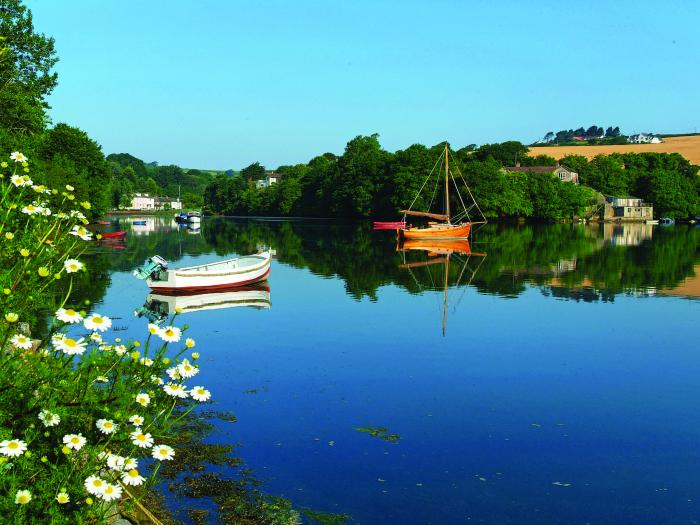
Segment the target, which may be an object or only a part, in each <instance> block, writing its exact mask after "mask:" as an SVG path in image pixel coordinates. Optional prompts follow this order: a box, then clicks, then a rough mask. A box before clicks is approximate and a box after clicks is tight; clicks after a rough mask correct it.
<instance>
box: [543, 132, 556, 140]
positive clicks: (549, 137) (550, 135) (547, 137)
mask: <svg viewBox="0 0 700 525" xmlns="http://www.w3.org/2000/svg"><path fill="white" fill-rule="evenodd" d="M543 140H544V141H545V142H552V141H553V140H554V132H553V131H548V132H547V133H546V134H545V136H544V139H543Z"/></svg>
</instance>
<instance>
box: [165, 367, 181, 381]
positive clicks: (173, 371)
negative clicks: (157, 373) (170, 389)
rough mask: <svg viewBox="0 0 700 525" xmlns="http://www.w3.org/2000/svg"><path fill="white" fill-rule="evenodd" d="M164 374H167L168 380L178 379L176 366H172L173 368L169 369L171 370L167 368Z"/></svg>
mask: <svg viewBox="0 0 700 525" xmlns="http://www.w3.org/2000/svg"><path fill="white" fill-rule="evenodd" d="M165 373H166V374H168V376H169V377H170V379H172V380H173V381H177V380H178V379H180V372H179V371H178V369H177V365H176V366H173V367H171V368H168V369H167V370H166V371H165Z"/></svg>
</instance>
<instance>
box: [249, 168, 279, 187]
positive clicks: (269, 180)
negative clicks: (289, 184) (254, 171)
mask: <svg viewBox="0 0 700 525" xmlns="http://www.w3.org/2000/svg"><path fill="white" fill-rule="evenodd" d="M281 178H282V175H281V174H280V173H276V172H274V171H271V172H269V173H266V174H265V178H264V179H260V180H256V181H255V187H256V188H269V187H270V186H272V185H273V184H277V183H278V182H279V180H280V179H281Z"/></svg>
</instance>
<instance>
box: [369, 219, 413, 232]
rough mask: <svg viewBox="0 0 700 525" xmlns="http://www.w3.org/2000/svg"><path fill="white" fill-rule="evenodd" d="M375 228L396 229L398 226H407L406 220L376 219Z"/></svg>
mask: <svg viewBox="0 0 700 525" xmlns="http://www.w3.org/2000/svg"><path fill="white" fill-rule="evenodd" d="M372 224H373V226H374V229H375V230H395V229H397V228H405V227H406V222H405V221H394V222H390V221H374V222H373V223H372Z"/></svg>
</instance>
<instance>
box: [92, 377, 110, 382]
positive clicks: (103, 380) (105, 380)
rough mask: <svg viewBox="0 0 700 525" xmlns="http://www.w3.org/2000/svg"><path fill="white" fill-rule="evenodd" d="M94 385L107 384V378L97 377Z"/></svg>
mask: <svg viewBox="0 0 700 525" xmlns="http://www.w3.org/2000/svg"><path fill="white" fill-rule="evenodd" d="M95 383H109V378H108V377H107V376H97V377H96V378H95Z"/></svg>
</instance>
